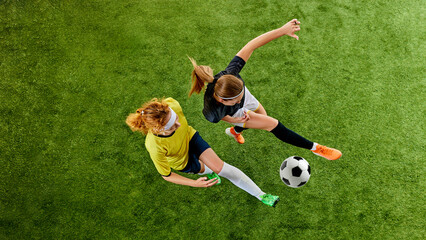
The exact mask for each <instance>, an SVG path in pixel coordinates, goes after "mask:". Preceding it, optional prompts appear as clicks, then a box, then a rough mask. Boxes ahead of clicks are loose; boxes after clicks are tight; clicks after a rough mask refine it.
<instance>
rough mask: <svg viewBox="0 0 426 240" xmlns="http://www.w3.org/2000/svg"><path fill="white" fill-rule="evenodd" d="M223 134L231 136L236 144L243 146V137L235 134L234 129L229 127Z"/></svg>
mask: <svg viewBox="0 0 426 240" xmlns="http://www.w3.org/2000/svg"><path fill="white" fill-rule="evenodd" d="M225 133H226V134H227V135H228V136H231V137H233V138H234V139H235V141H237V143H239V144H243V143H244V141H245V140H244V137H243V135H241V133H236V132H235V130H234V127H230V128H227V129H226V130H225Z"/></svg>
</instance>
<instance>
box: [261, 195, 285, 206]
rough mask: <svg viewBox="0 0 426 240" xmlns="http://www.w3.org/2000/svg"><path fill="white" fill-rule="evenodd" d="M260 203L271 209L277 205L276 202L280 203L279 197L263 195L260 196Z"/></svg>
mask: <svg viewBox="0 0 426 240" xmlns="http://www.w3.org/2000/svg"><path fill="white" fill-rule="evenodd" d="M260 198H261V201H262V202H263V203H264V204H266V205H268V206H271V207H275V205H276V204H277V203H278V201H280V197H278V196H274V195H271V194H264V195H262V196H260Z"/></svg>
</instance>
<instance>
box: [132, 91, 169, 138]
mask: <svg viewBox="0 0 426 240" xmlns="http://www.w3.org/2000/svg"><path fill="white" fill-rule="evenodd" d="M169 112H170V109H169V106H168V105H167V103H166V102H165V101H164V99H162V100H158V99H157V98H153V99H152V100H151V101H149V102H147V103H145V104H144V105H143V106H142V107H141V108H138V109H137V110H136V113H130V114H129V116H127V119H126V124H127V125H128V126H129V127H130V129H131V130H132V131H134V132H135V131H138V132H142V133H143V134H147V133H148V132H149V131H151V132H153V133H154V134H158V133H160V132H161V129H163V127H164V126H165V125H166V118H167V116H168V114H169Z"/></svg>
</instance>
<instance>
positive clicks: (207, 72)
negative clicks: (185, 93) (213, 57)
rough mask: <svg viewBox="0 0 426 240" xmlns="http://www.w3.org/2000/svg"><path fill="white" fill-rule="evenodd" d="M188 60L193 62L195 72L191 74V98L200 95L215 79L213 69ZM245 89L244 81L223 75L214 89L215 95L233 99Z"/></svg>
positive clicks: (192, 60)
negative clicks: (194, 94) (206, 85)
mask: <svg viewBox="0 0 426 240" xmlns="http://www.w3.org/2000/svg"><path fill="white" fill-rule="evenodd" d="M188 58H189V60H190V61H191V63H192V66H194V70H192V73H191V79H192V87H191V90H190V91H189V96H191V95H192V94H193V93H194V92H195V93H197V94H198V93H200V92H201V90H203V88H204V87H205V83H206V82H208V83H212V82H213V80H214V77H213V69H212V68H211V67H209V66H199V65H197V62H196V61H195V60H194V59H193V58H190V57H188ZM243 87H244V84H243V81H241V80H240V79H238V78H237V77H235V76H234V75H223V76H222V77H220V78H219V79H218V80H217V82H216V85H215V87H214V93H215V94H216V96H219V97H224V98H231V97H234V96H237V95H238V94H239V93H241V91H242V90H243ZM225 101H226V100H225Z"/></svg>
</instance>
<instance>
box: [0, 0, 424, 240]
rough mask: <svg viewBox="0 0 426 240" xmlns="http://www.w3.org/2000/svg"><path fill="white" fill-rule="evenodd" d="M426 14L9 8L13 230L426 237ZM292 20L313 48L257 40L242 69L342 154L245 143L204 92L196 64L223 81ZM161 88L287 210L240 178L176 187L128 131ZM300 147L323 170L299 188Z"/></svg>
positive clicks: (359, 7) (6, 173)
mask: <svg viewBox="0 0 426 240" xmlns="http://www.w3.org/2000/svg"><path fill="white" fill-rule="evenodd" d="M424 12H425V3H424V1H420V0H405V1H402V0H399V1H397V0H389V1H387V0H378V1H361V0H354V1H349V0H330V1H324V0H312V1H294V0H290V1H280V0H269V1H259V0H246V1H202V0H195V1H192V0H191V1H165V0H159V1H146V0H139V1H136V0H123V1H111V0H103V1H101V0H97V1H55V0H50V1H48V0H40V1H18V0H16V1H12V0H10V1H8V0H0V239H232V240H233V239H425V238H426V231H425V229H426V224H425V223H426V220H425V219H426V207H425V206H426V201H425V187H426V184H425V176H424V175H425V170H426V168H425V163H424V162H425V159H426V158H425V154H424V151H425V132H426V131H425V109H426V105H425V103H426V95H425V83H426V81H425V66H426V61H425V54H426V51H425V39H426V34H425V25H426V24H425V17H424ZM293 18H297V19H298V20H300V21H301V31H300V32H298V33H297V34H298V35H299V37H300V40H299V41H297V40H295V39H294V38H290V37H287V36H284V37H282V38H279V39H276V40H274V41H272V42H270V43H268V44H267V45H265V46H263V47H261V48H259V49H257V50H255V52H254V53H253V55H252V57H251V58H250V60H249V61H248V62H247V64H246V66H245V67H244V69H243V71H242V72H241V76H242V77H243V79H244V80H245V82H246V84H247V87H248V88H249V89H250V91H251V93H252V94H253V95H254V96H256V97H257V99H258V100H259V101H260V102H261V103H262V105H263V106H264V107H265V109H266V111H267V112H268V114H269V115H271V116H273V117H275V118H277V119H279V120H280V121H281V122H282V123H283V124H284V125H285V126H287V127H288V128H290V129H292V130H294V131H295V132H297V133H300V134H301V135H302V136H304V137H306V138H308V139H310V140H312V141H315V142H318V143H320V144H324V145H327V146H330V147H334V148H337V149H339V150H341V151H342V152H343V157H342V158H341V159H339V160H337V161H327V160H324V159H323V158H321V157H318V156H316V155H314V154H312V153H310V152H309V151H307V150H304V149H299V148H296V147H293V146H291V145H288V144H284V143H282V142H280V141H279V140H278V139H276V138H275V137H274V136H273V135H272V134H271V133H268V132H266V131H260V130H247V131H245V133H244V136H245V139H246V143H245V144H244V145H238V144H237V143H235V142H234V141H233V140H232V139H230V138H229V137H227V136H226V135H225V133H224V130H225V128H226V127H228V126H229V125H228V124H226V123H224V122H221V123H218V124H212V123H209V122H208V121H207V120H205V119H204V117H203V115H202V112H201V110H202V108H203V96H202V95H195V96H192V97H191V98H188V91H189V88H190V85H191V84H190V73H191V70H192V65H191V63H190V62H189V60H188V58H187V56H190V57H193V58H195V59H196V60H197V62H198V63H199V64H202V65H210V66H211V67H212V68H213V69H214V70H215V73H217V72H218V71H220V70H223V69H224V68H225V67H226V65H227V64H228V63H229V61H230V60H231V59H232V57H233V56H234V55H235V54H236V53H237V52H238V51H239V50H240V48H241V47H243V46H244V45H245V44H246V43H247V42H248V41H249V40H251V39H252V38H254V37H256V36H258V35H260V34H262V33H264V32H267V31H269V30H272V29H275V28H278V27H280V26H282V25H283V24H285V23H286V22H287V21H289V20H291V19H293ZM152 97H160V98H161V97H173V98H174V99H176V100H178V101H179V102H180V104H181V106H182V108H183V111H184V113H185V115H186V117H187V119H188V122H189V124H190V125H191V126H193V127H194V128H195V129H196V130H198V131H199V132H200V134H201V136H202V137H203V138H204V139H205V140H206V141H207V142H208V143H209V144H210V145H211V146H212V148H213V149H214V150H215V152H216V153H217V154H218V155H219V156H220V157H221V158H222V159H223V160H224V161H226V162H228V163H229V164H232V165H234V166H236V167H238V168H239V169H241V170H242V171H243V172H245V173H246V174H247V175H248V176H250V177H251V178H252V179H253V181H254V182H256V183H257V184H258V185H259V187H260V188H262V190H263V191H265V192H268V193H272V194H275V195H279V196H280V198H281V201H280V202H279V203H278V205H277V206H276V207H275V208H271V207H268V206H266V205H264V204H262V203H261V202H259V201H258V200H257V199H255V198H254V197H252V196H250V195H249V194H247V193H246V192H244V191H242V190H241V189H239V188H237V187H235V186H234V185H233V184H232V183H231V182H229V181H228V180H226V179H224V180H223V182H222V184H221V185H219V186H214V187H211V188H207V189H201V188H192V187H188V186H181V185H175V184H172V183H169V182H166V181H164V180H163V179H162V178H161V176H160V175H159V174H158V173H157V171H156V169H155V167H154V165H153V163H152V161H151V160H150V157H149V155H148V153H147V151H146V150H145V147H144V136H143V135H141V134H138V133H132V132H131V131H130V129H129V128H128V127H127V125H126V124H125V119H126V117H127V115H128V114H129V113H130V112H133V111H134V110H136V108H138V107H139V106H140V105H141V104H142V103H143V102H146V101H148V100H150V99H151V98H152ZM293 155H298V156H302V157H304V158H305V159H306V160H307V161H308V162H309V163H310V166H311V170H312V175H311V178H310V180H309V182H308V183H307V184H306V185H305V186H304V187H302V188H300V189H292V188H290V187H287V186H286V185H284V183H282V182H281V180H280V178H279V167H280V165H281V163H282V161H283V160H284V159H285V158H287V157H289V156H293ZM185 176H187V177H190V178H192V179H196V178H197V177H198V176H193V175H185Z"/></svg>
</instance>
